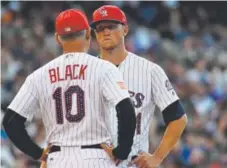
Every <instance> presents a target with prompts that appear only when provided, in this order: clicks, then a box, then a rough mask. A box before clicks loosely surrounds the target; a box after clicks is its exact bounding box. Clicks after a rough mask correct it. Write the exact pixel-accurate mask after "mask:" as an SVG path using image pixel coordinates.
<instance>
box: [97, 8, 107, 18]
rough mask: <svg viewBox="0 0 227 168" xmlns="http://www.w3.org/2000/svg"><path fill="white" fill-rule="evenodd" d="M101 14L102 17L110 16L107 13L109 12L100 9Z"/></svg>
mask: <svg viewBox="0 0 227 168" xmlns="http://www.w3.org/2000/svg"><path fill="white" fill-rule="evenodd" d="M99 13H100V15H101V16H102V17H105V16H107V15H108V13H107V10H105V9H103V8H102V9H99Z"/></svg>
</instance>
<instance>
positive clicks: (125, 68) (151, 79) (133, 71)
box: [111, 52, 179, 165]
mask: <svg viewBox="0 0 227 168" xmlns="http://www.w3.org/2000/svg"><path fill="white" fill-rule="evenodd" d="M118 68H119V69H120V71H121V72H122V74H123V79H124V82H125V84H126V86H127V87H128V90H129V93H130V97H131V99H132V100H133V103H134V107H135V110H136V119H137V125H136V132H135V136H134V143H133V147H132V151H131V153H130V157H129V159H130V158H131V156H132V155H136V154H138V152H139V151H143V152H148V149H149V139H148V138H149V136H148V134H149V127H150V123H151V119H152V117H153V113H154V109H155V106H158V107H159V109H160V110H161V111H163V110H164V109H165V108H166V107H167V106H168V105H170V104H171V103H173V102H175V101H176V100H178V99H179V98H178V96H177V94H176V92H175V91H174V89H173V87H172V86H171V84H170V82H169V80H168V77H167V76H166V74H165V72H164V71H163V69H162V68H161V67H160V66H159V65H157V64H155V63H152V62H150V61H148V60H146V59H144V58H141V57H139V56H137V55H135V54H133V53H130V52H129V54H128V56H127V57H126V58H125V60H124V61H123V62H122V63H121V64H120V65H119V66H118ZM111 119H112V124H111V125H112V126H113V129H114V130H113V135H112V136H113V138H114V144H115V145H116V144H117V124H116V123H117V122H116V119H117V118H116V115H115V112H114V110H113V111H112V116H111ZM128 161H129V160H128ZM123 165H124V163H123Z"/></svg>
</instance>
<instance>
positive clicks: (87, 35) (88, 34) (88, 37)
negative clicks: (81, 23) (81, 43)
mask: <svg viewBox="0 0 227 168" xmlns="http://www.w3.org/2000/svg"><path fill="white" fill-rule="evenodd" d="M85 37H86V40H90V39H91V28H90V27H89V28H88V29H87V30H86V34H85Z"/></svg>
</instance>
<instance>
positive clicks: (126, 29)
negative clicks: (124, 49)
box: [123, 25, 129, 36]
mask: <svg viewBox="0 0 227 168" xmlns="http://www.w3.org/2000/svg"><path fill="white" fill-rule="evenodd" d="M123 29H124V36H127V34H128V31H129V28H128V26H126V25H125V26H124V27H123Z"/></svg>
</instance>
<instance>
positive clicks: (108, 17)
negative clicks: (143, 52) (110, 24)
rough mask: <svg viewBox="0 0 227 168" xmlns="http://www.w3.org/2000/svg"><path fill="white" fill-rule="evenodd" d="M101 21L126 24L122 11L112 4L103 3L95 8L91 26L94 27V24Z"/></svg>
mask: <svg viewBox="0 0 227 168" xmlns="http://www.w3.org/2000/svg"><path fill="white" fill-rule="evenodd" d="M101 21H116V22H119V23H122V24H125V25H127V19H126V16H125V14H124V12H123V11H122V10H121V9H120V8H118V7H117V6H113V5H104V6H102V7H100V8H98V9H96V10H95V11H94V13H93V22H92V24H91V27H92V28H94V29H95V28H96V24H97V23H99V22H101Z"/></svg>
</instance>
